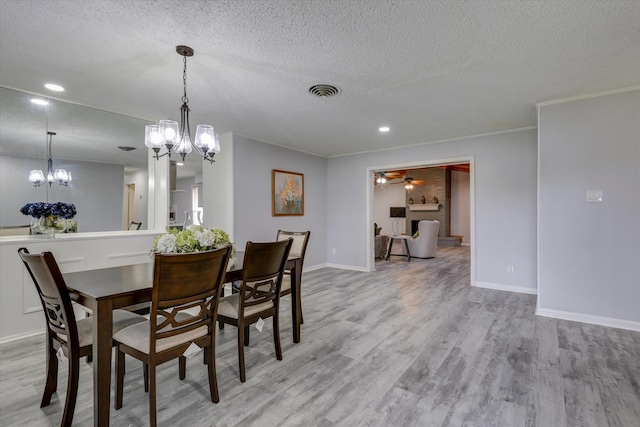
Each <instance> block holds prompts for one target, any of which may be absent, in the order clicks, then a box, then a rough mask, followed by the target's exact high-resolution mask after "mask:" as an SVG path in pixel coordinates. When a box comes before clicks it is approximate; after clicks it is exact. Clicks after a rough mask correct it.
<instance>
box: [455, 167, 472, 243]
mask: <svg viewBox="0 0 640 427" xmlns="http://www.w3.org/2000/svg"><path fill="white" fill-rule="evenodd" d="M470 197H471V193H470V187H469V174H468V173H466V172H458V171H451V235H453V236H462V243H470V242H471V241H470V237H471V222H470V221H471V217H470V211H469V209H470V206H469V203H470Z"/></svg>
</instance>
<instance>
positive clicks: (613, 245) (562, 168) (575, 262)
mask: <svg viewBox="0 0 640 427" xmlns="http://www.w3.org/2000/svg"><path fill="white" fill-rule="evenodd" d="M538 122H539V168H540V171H539V214H538V221H539V269H538V278H539V280H538V297H539V298H538V312H539V313H540V314H545V315H551V316H554V317H564V318H569V319H573V320H579V321H586V322H594V323H600V324H608V325H612V326H619V327H627V328H630V329H636V330H640V190H639V187H640V90H634V91H628V92H623V93H617V94H610V95H606V96H599V97H593V98H587V99H581V100H574V101H569V102H562V103H548V104H542V105H540V106H539V111H538ZM587 190H602V191H603V200H602V202H601V203H587V202H586V191H587Z"/></svg>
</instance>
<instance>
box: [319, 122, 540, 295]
mask: <svg viewBox="0 0 640 427" xmlns="http://www.w3.org/2000/svg"><path fill="white" fill-rule="evenodd" d="M536 147H537V142H536V131H535V129H529V130H522V131H516V132H510V133H503V134H496V135H487V136H478V137H472V138H467V139H461V140H458V141H450V142H446V143H439V144H425V145H421V146H414V147H409V148H405V149H398V150H390V151H381V152H374V153H366V154H358V155H352V156H343V157H335V158H330V159H329V165H328V174H327V179H328V188H327V190H328V194H329V195H330V197H329V199H328V223H327V242H328V243H327V247H328V252H327V258H328V261H329V263H330V264H331V265H336V266H345V267H349V268H357V269H366V268H367V265H368V262H367V261H368V260H367V250H366V248H367V236H368V234H370V228H369V226H368V225H367V208H368V206H367V198H368V196H367V184H368V182H369V180H370V179H372V178H371V177H369V176H367V168H371V167H376V168H379V169H383V167H384V166H386V165H399V164H403V163H404V164H416V162H423V164H428V163H432V162H434V161H438V160H440V159H450V158H458V157H465V156H473V158H474V170H473V173H474V180H475V238H476V241H475V262H476V272H475V273H476V277H475V284H476V285H479V286H493V287H499V288H502V289H512V290H519V291H522V292H535V291H536V285H537V277H536V169H537V160H536V157H537V150H536ZM345 182H346V183H349V185H345ZM333 248H335V249H336V253H335V254H333V253H332V250H331V249H333ZM507 265H514V267H515V271H514V273H513V274H509V273H507Z"/></svg>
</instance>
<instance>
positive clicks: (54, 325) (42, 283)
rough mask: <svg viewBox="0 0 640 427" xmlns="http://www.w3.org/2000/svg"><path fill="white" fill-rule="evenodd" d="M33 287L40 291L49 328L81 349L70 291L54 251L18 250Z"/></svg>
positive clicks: (70, 344)
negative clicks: (34, 251)
mask: <svg viewBox="0 0 640 427" xmlns="http://www.w3.org/2000/svg"><path fill="white" fill-rule="evenodd" d="M18 254H19V255H20V258H21V259H22V262H23V263H24V265H25V267H26V269H27V271H28V272H29V275H30V276H31V279H32V280H33V284H34V285H35V287H36V290H37V291H38V296H39V297H40V302H41V303H42V310H43V311H44V316H45V319H46V321H47V329H48V330H49V331H50V332H53V333H54V336H66V339H65V341H67V342H68V343H69V346H70V348H72V349H73V351H76V349H77V348H78V328H77V325H76V318H75V315H74V314H73V306H72V304H71V297H70V296H69V291H68V289H67V286H66V284H65V282H64V279H63V277H62V273H61V272H60V268H59V267H58V263H57V262H56V260H55V258H54V256H53V254H52V253H51V252H43V253H40V254H30V253H29V251H28V250H27V249H26V248H20V249H18Z"/></svg>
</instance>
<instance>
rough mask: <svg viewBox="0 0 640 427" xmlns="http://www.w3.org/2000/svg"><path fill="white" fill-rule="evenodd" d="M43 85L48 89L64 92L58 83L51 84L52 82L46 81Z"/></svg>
mask: <svg viewBox="0 0 640 427" xmlns="http://www.w3.org/2000/svg"><path fill="white" fill-rule="evenodd" d="M44 87H46V88H47V89H49V90H52V91H54V92H64V88H63V87H62V86H60V85H57V84H53V83H47V84H45V85H44Z"/></svg>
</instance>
